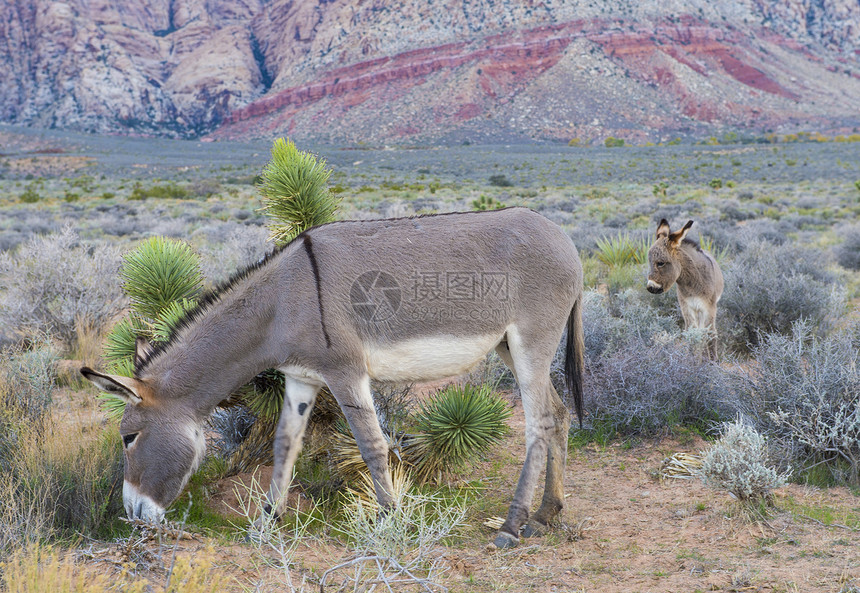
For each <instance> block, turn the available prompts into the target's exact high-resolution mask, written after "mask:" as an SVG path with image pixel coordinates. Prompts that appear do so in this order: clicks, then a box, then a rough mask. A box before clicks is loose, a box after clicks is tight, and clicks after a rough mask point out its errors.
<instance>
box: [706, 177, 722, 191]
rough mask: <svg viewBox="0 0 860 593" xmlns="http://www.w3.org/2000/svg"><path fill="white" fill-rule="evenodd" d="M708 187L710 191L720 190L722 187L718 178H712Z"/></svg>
mask: <svg viewBox="0 0 860 593" xmlns="http://www.w3.org/2000/svg"><path fill="white" fill-rule="evenodd" d="M708 187H710V188H711V189H721V188H722V187H723V180H722V179H720V178H719V177H714V178H713V179H711V180H710V181H709V182H708Z"/></svg>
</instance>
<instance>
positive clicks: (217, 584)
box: [0, 545, 232, 593]
mask: <svg viewBox="0 0 860 593" xmlns="http://www.w3.org/2000/svg"><path fill="white" fill-rule="evenodd" d="M0 568H2V575H3V577H2V581H0V583H2V584H3V586H4V587H3V589H4V591H6V592H7V593H48V592H50V593H103V592H104V591H123V592H124V593H144V592H152V593H221V592H222V591H225V590H227V587H228V586H229V585H230V584H231V581H232V578H231V577H230V576H229V575H227V574H226V573H224V572H222V571H220V570H217V569H216V567H215V551H214V549H213V548H211V547H210V548H208V549H206V550H205V551H203V552H202V553H197V554H195V555H194V557H193V558H191V557H190V556H187V555H186V556H182V557H179V558H176V559H175V562H174V563H173V565H172V566H171V567H170V570H169V572H168V577H167V579H166V581H167V582H166V583H165V584H163V585H154V584H153V583H151V582H150V581H148V580H147V579H144V578H141V577H133V576H132V575H131V574H130V573H129V569H130V565H129V566H127V567H125V568H124V569H123V570H122V571H121V572H120V573H119V574H117V575H110V574H107V573H105V572H102V571H97V570H96V569H95V568H94V567H93V566H86V565H77V564H75V562H74V560H73V559H72V557H71V556H70V555H66V556H64V557H61V555H60V554H59V553H58V552H57V551H56V550H55V549H53V548H50V547H39V546H38V545H30V546H28V547H27V548H26V549H24V550H22V551H20V552H18V553H16V554H14V555H13V556H12V557H11V558H10V559H9V560H8V561H7V562H5V563H4V564H2V565H0Z"/></svg>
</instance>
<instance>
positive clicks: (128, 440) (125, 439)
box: [122, 432, 138, 449]
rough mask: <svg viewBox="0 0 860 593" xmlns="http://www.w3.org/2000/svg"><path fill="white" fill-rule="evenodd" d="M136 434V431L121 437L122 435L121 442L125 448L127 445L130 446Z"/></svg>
mask: <svg viewBox="0 0 860 593" xmlns="http://www.w3.org/2000/svg"><path fill="white" fill-rule="evenodd" d="M137 434H138V433H136V432H133V433H131V434H126V435H123V437H122V442H123V444H124V445H125V448H126V449H128V448H129V447H131V444H132V443H133V442H134V439H136V438H137Z"/></svg>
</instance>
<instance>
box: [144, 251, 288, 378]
mask: <svg viewBox="0 0 860 593" xmlns="http://www.w3.org/2000/svg"><path fill="white" fill-rule="evenodd" d="M297 238H298V237H296V239H297ZM293 241H295V239H293ZM293 241H290V242H289V243H287V244H285V245H282V246H280V247H275V248H274V249H272V250H271V251H270V252H269V253H267V254H266V255H265V256H263V258H262V259H260V260H259V261H257V262H255V263H253V264H250V265H248V266H245V267H244V268H240V269H239V270H237V271H236V272H234V273H233V274H232V275H231V276H230V277H229V278H228V279H227V280H225V281H223V282H221V283H219V284H217V285H216V286H215V287H214V288H211V289H209V290H207V291H206V292H204V293H203V295H202V296H201V297H200V299H199V300H198V301H197V303H196V304H195V305H194V306H193V307H192V308H191V309H189V310H188V311H186V312H185V315H183V316H182V318H181V319H180V320H179V321H178V322H177V323H176V325H175V326H174V327H173V329H172V330H171V331H170V337H168V338H167V340H165V341H164V342H159V343H157V344H152V348H150V350H149V351H148V352H147V353H146V355H145V356H143V357H140V358H136V359H135V362H134V376H135V377H140V374H141V373H142V372H143V371H144V370H146V368H147V367H148V366H149V364H150V363H151V362H152V361H153V360H155V359H156V358H157V357H158V356H159V355H160V354H161V353H162V352H164V351H165V350H166V349H167V348H168V347H169V346H170V345H171V344H172V343H173V341H174V338H175V337H176V336H177V335H178V334H179V333H180V332H181V331H182V330H183V329H185V328H187V327H189V326H191V325H193V323H194V322H195V321H196V320H197V319H198V318H199V317H200V316H201V315H202V314H203V313H204V312H205V311H206V310H207V309H208V308H209V307H210V306H211V305H213V304H215V303H217V302H218V301H219V300H220V299H221V296H222V295H224V294H226V293H227V292H229V291H230V290H232V289H233V288H234V287H235V286H236V285H237V284H239V283H240V282H242V281H243V280H244V279H246V278H247V277H248V276H250V275H251V274H253V273H254V272H256V271H257V270H259V269H261V268H263V267H265V266H266V265H267V264H268V263H269V262H271V261H272V260H273V259H274V258H275V257H276V256H278V255H279V254H280V253H281V252H283V251H284V249H286V248H287V247H289V246H290V245H292V243H293Z"/></svg>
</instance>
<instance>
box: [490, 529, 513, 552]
mask: <svg viewBox="0 0 860 593" xmlns="http://www.w3.org/2000/svg"><path fill="white" fill-rule="evenodd" d="M519 543H520V538H518V537H517V536H515V535H511V534H510V533H506V532H504V531H500V532H499V533H498V535H496V539H495V540H493V544H494V545H495V546H496V547H497V548H498V549H500V550H507V549H508V548H516V547H517V546H518V545H519Z"/></svg>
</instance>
